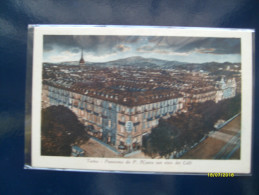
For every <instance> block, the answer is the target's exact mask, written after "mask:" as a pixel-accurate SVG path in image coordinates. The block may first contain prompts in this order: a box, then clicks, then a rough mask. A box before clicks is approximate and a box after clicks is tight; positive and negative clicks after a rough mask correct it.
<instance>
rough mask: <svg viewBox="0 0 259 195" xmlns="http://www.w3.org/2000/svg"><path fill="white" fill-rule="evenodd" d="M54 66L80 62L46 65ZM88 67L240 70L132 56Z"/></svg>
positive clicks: (236, 65)
mask: <svg viewBox="0 0 259 195" xmlns="http://www.w3.org/2000/svg"><path fill="white" fill-rule="evenodd" d="M46 64H52V65H54V64H55V65H78V64H79V62H78V61H67V62H61V63H46ZM85 64H86V65H91V66H103V67H112V66H131V67H138V68H139V67H143V68H144V67H145V68H147V67H148V68H159V69H179V70H189V71H199V70H204V71H208V72H215V71H218V70H227V69H230V68H231V69H237V70H238V69H240V67H241V64H240V63H230V62H224V63H219V62H206V63H187V62H179V61H168V60H161V59H156V58H144V57H141V56H132V57H128V58H122V59H118V60H113V61H108V62H99V63H96V62H85Z"/></svg>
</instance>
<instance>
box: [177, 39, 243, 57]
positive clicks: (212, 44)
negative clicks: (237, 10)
mask: <svg viewBox="0 0 259 195" xmlns="http://www.w3.org/2000/svg"><path fill="white" fill-rule="evenodd" d="M177 51H178V52H201V53H210V54H240V53H241V43H240V39H238V38H206V39H202V40H196V41H193V42H191V43H189V44H186V45H184V46H182V47H180V48H179V49H178V50H177Z"/></svg>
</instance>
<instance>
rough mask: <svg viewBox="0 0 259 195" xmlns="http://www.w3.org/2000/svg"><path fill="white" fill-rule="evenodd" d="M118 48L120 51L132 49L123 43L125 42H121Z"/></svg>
mask: <svg viewBox="0 0 259 195" xmlns="http://www.w3.org/2000/svg"><path fill="white" fill-rule="evenodd" d="M116 49H117V50H118V51H120V52H126V51H129V50H131V48H130V47H128V46H126V45H123V44H119V45H117V46H116Z"/></svg>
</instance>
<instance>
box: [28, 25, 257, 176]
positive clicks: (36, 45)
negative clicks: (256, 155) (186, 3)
mask: <svg viewBox="0 0 259 195" xmlns="http://www.w3.org/2000/svg"><path fill="white" fill-rule="evenodd" d="M30 28H34V37H33V77H32V80H33V82H32V97H33V98H32V115H31V117H32V162H31V165H32V167H34V168H55V169H78V170H88V171H89V170H93V171H94V170H96V171H123V172H128V171H129V172H158V173H161V172H165V173H208V172H227V173H246V174H248V173H250V172H251V147H252V143H251V142H252V141H251V140H252V99H253V96H252V87H253V72H252V70H253V62H252V59H253V51H252V45H253V32H254V31H253V30H249V29H248V30H243V29H216V28H215V29H213V28H182V27H143V26H87V25H86V26H82V25H81V26H72V25H70V26H68V25H67V26H66V25H60V26H59V25H53V26H48V25H32V26H30ZM43 35H138V36H181V37H184V36H187V37H225V38H240V39H241V64H242V66H241V68H242V117H241V120H242V121H241V146H240V147H241V159H240V160H171V159H170V160H168V159H167V160H165V159H155V160H152V159H151V160H150V159H124V158H88V157H85V158H84V157H82V158H75V157H48V156H41V155H40V143H41V141H40V127H41V125H40V124H41V92H42V56H43ZM158 162H160V163H162V165H161V164H160V165H159V164H158ZM165 162H172V164H171V165H165V164H164V163H165Z"/></svg>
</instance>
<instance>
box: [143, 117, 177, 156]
mask: <svg viewBox="0 0 259 195" xmlns="http://www.w3.org/2000/svg"><path fill="white" fill-rule="evenodd" d="M177 134H178V130H177V129H176V128H175V127H174V126H172V125H170V124H169V123H167V122H166V121H165V120H163V119H161V120H160V121H159V126H157V127H155V128H153V129H152V132H151V134H150V136H149V137H148V139H147V140H146V141H145V143H144V145H145V146H144V152H145V153H146V154H147V155H149V156H151V157H154V155H155V154H159V155H160V156H165V157H167V156H168V155H169V154H170V153H171V151H172V149H173V145H172V143H174V142H173V139H174V137H175V136H176V135H177Z"/></svg>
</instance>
